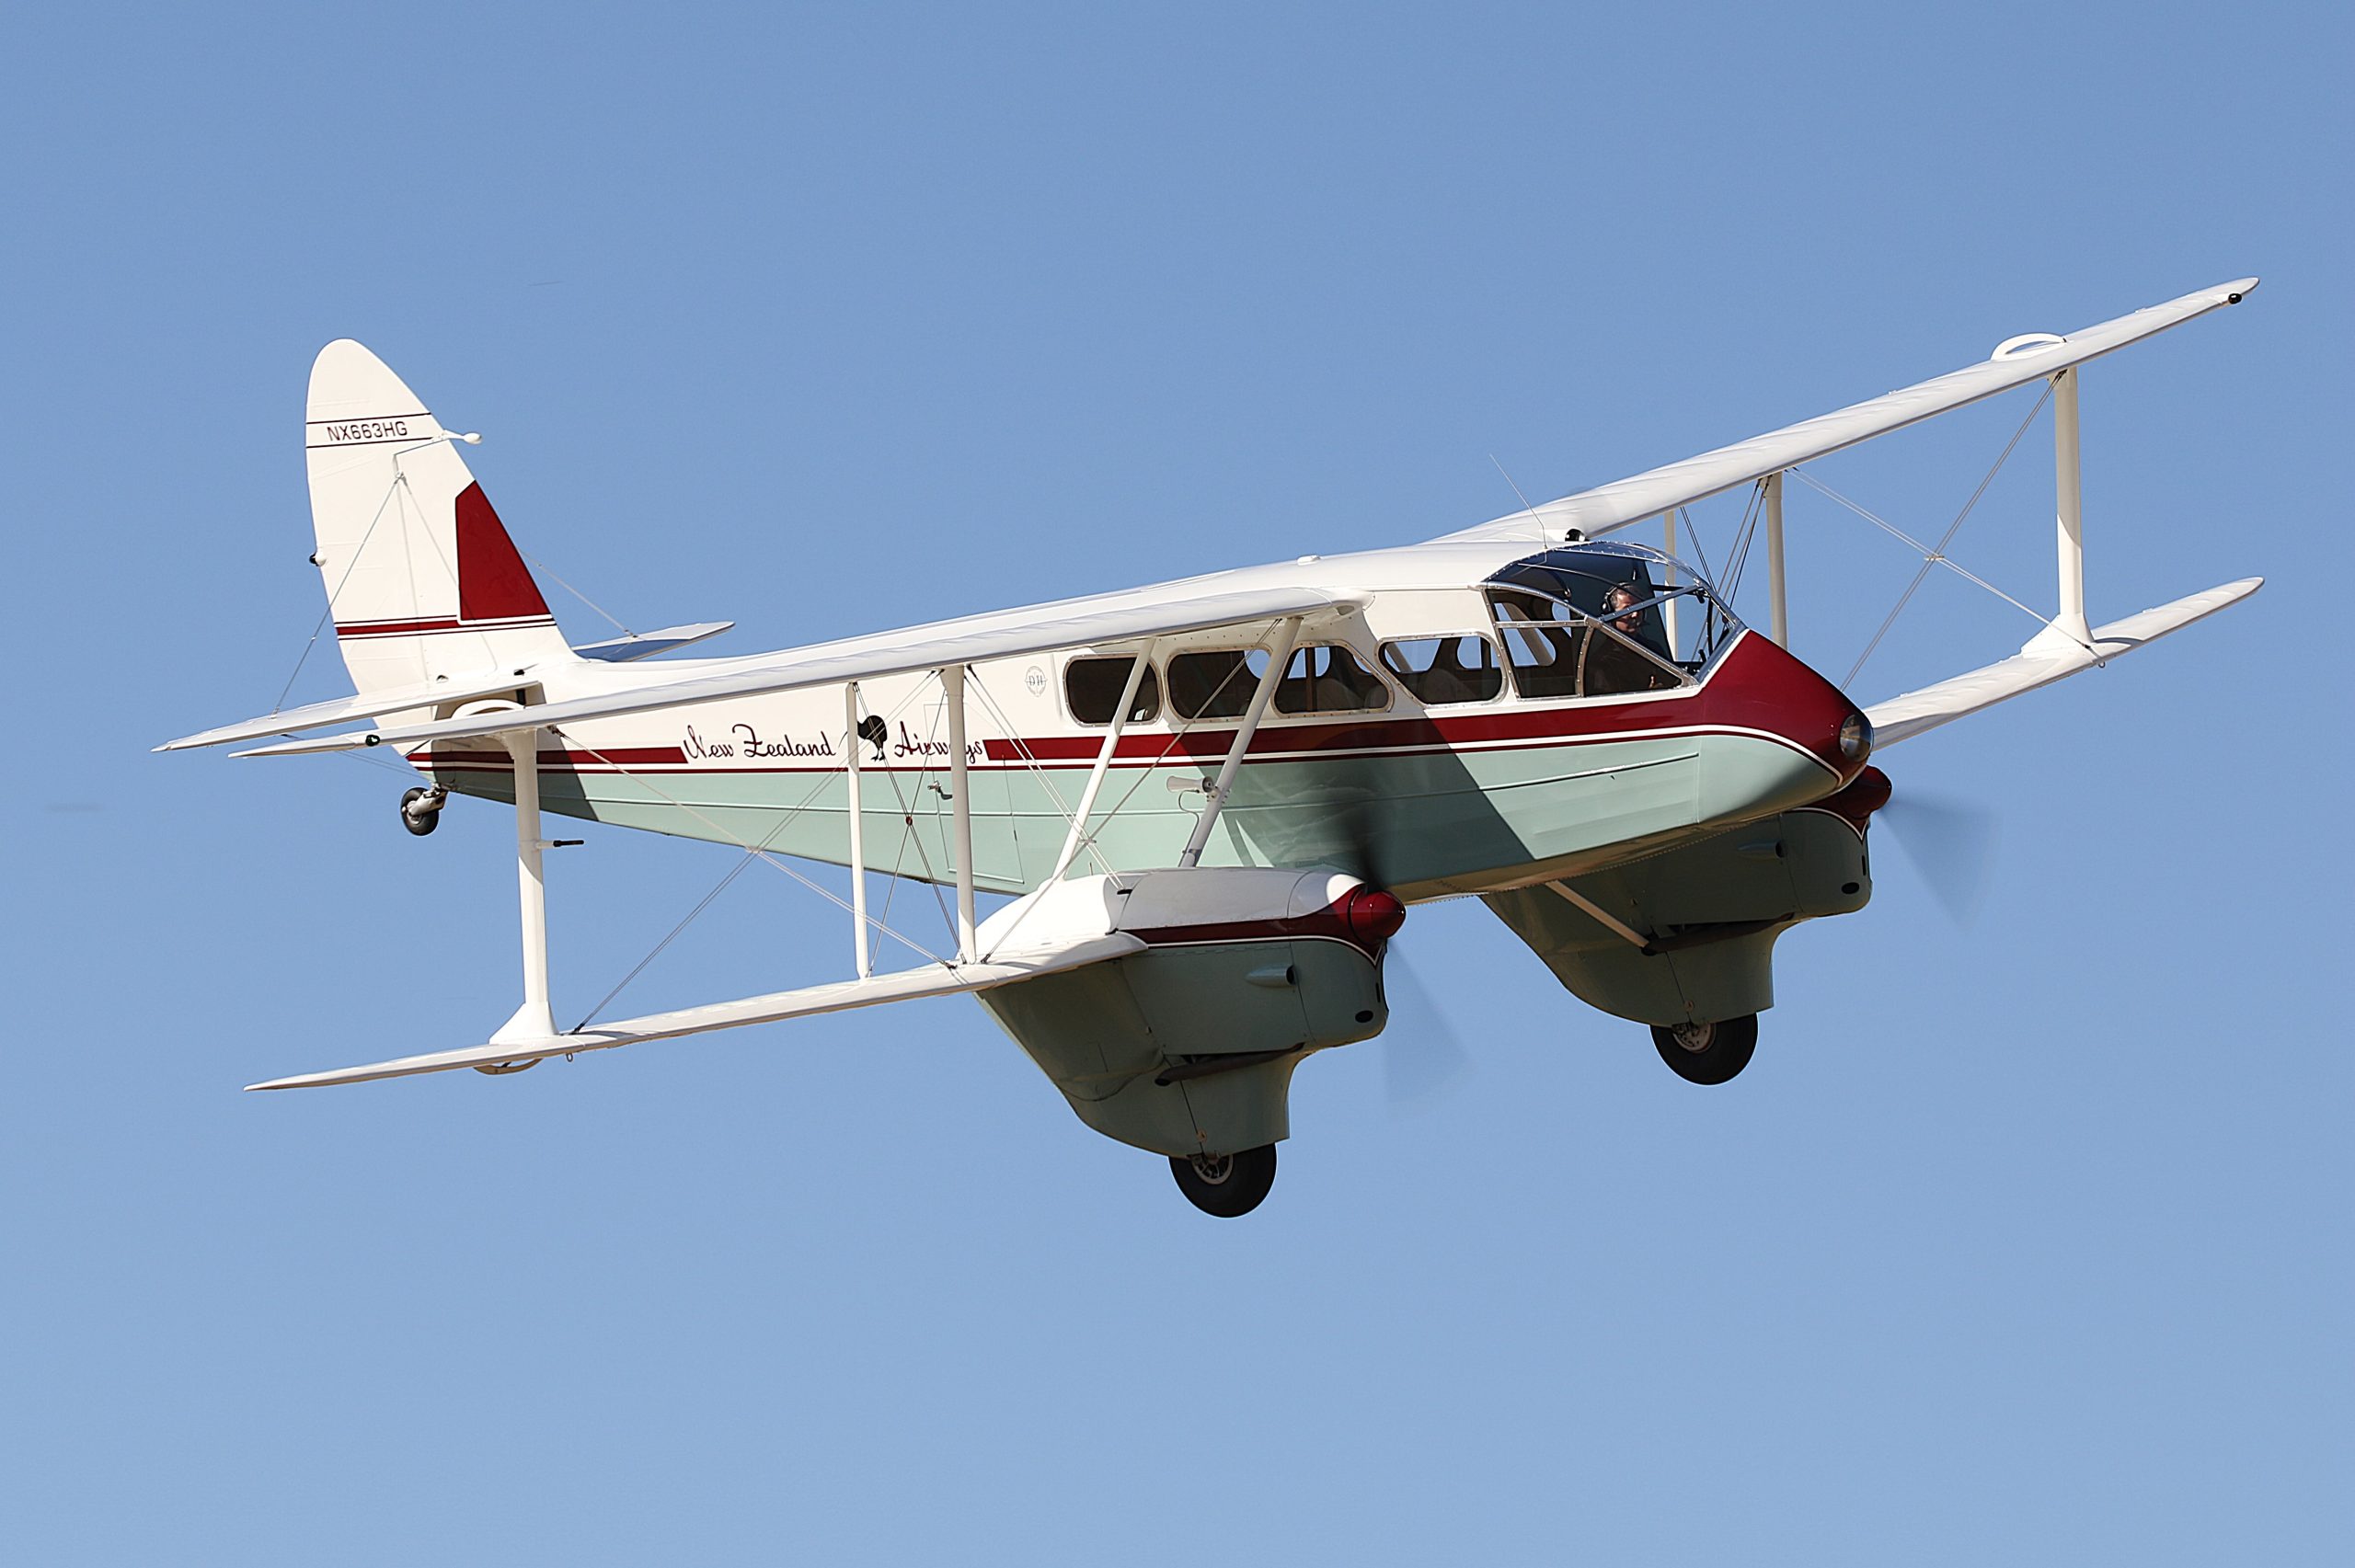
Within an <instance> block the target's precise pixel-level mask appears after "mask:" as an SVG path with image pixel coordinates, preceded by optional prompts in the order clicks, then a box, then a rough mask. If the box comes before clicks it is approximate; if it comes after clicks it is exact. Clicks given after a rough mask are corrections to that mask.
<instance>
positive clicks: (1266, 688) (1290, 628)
mask: <svg viewBox="0 0 2355 1568" xmlns="http://www.w3.org/2000/svg"><path fill="white" fill-rule="evenodd" d="M1300 623H1301V617H1300V616H1298V615H1287V616H1285V617H1284V618H1283V619H1282V620H1281V621H1280V622H1278V623H1277V624H1276V646H1275V647H1273V648H1272V649H1270V650H1269V655H1268V672H1267V673H1266V674H1265V675H1262V676H1260V677H1259V686H1258V690H1257V691H1255V692H1252V693H1251V705H1250V707H1249V708H1247V709H1246V710H1245V711H1244V715H1243V722H1242V724H1241V725H1239V726H1238V727H1236V729H1235V740H1234V743H1233V744H1231V745H1229V746H1228V747H1227V749H1226V761H1223V762H1221V763H1220V764H1219V765H1218V780H1217V782H1216V783H1214V784H1212V785H1211V787H1210V797H1209V798H1208V799H1206V800H1205V801H1203V802H1202V816H1201V820H1200V821H1198V822H1196V823H1195V824H1194V836H1193V837H1192V838H1190V839H1188V840H1187V841H1186V853H1183V854H1181V855H1179V856H1178V857H1177V864H1179V865H1182V866H1189V867H1190V866H1194V865H1197V864H1200V862H1201V858H1202V846H1203V845H1205V844H1207V843H1209V842H1210V841H1211V829H1212V827H1214V826H1216V825H1217V822H1218V814H1219V812H1220V811H1221V810H1222V809H1223V808H1224V807H1225V805H1226V794H1227V791H1228V790H1230V789H1232V788H1233V787H1234V785H1235V770H1236V769H1238V768H1240V767H1242V766H1243V753H1244V752H1246V751H1247V750H1250V749H1251V738H1252V737H1253V736H1255V735H1257V734H1258V733H1259V721H1260V720H1261V719H1263V718H1266V717H1267V716H1268V704H1269V703H1270V702H1271V701H1273V700H1274V698H1275V695H1276V687H1277V685H1278V683H1280V682H1281V681H1282V680H1283V678H1284V667H1285V666H1286V665H1289V664H1290V663H1291V662H1292V647H1293V645H1294V644H1296V643H1298V642H1299V641H1300Z"/></svg>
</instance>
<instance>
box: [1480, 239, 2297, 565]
mask: <svg viewBox="0 0 2355 1568" xmlns="http://www.w3.org/2000/svg"><path fill="white" fill-rule="evenodd" d="M2256 287H2257V280H2256V279H2254V278H2243V279H2241V280H2239V281H2237V282H2232V283H2224V284H2222V285H2220V286H2218V287H2216V288H2213V289H2207V290H2203V291H2202V292H2199V293H2196V294H2186V295H2184V296H2183V297H2182V298H2181V299H2178V300H2170V301H2168V302H2167V303H2165V304H2161V305H2153V306H2151V307H2150V308H2149V309H2147V310H2139V311H2136V312H2135V313H2134V314H2133V315H2122V316H2119V318H2118V319H2117V320H2115V321H2105V322H2103V323H2102V324H2101V325H2100V326H2088V327H2086V328H2085V330H2084V331H2082V332H2073V333H2071V334H2069V336H2068V337H2066V338H2061V339H2059V340H2057V341H2054V340H2051V339H2045V340H2043V341H2042V342H2041V343H2039V344H2033V345H2029V346H2026V347H2022V348H2020V349H2017V350H2016V351H2015V352H2012V353H2008V354H2006V353H2003V352H2001V351H2000V350H1999V352H1998V354H1997V355H1996V357H1995V358H1993V359H1990V360H1986V361H1982V362H1981V363H1979V364H1975V365H1966V366H1965V367H1963V368H1962V369H1961V370H1959V371H1954V372H1949V373H1947V374H1946V375H1942V376H1939V377H1938V378H1937V379H1936V380H1935V381H1925V382H1923V383H1921V384H1919V385H1918V386H1909V387H1905V388H1903V389H1902V390H1901V391H1897V392H1891V393H1887V394H1884V395H1881V396H1879V397H1875V398H1870V399H1868V400H1867V401H1865V402H1863V403H1858V404H1855V405H1852V406H1849V407H1846V408H1842V409H1839V410H1837V411H1836V412H1834V413H1830V414H1822V415H1819V416H1817V417H1816V418H1812V419H1808V420H1804V421H1802V422H1800V423H1798V424H1796V425H1788V426H1786V427H1785V428H1783V429H1779V430H1770V431H1768V432H1767V433H1766V434H1764V435H1763V436H1752V437H1751V438H1750V439H1749V440H1748V441H1736V442H1735V443H1734V444H1733V445H1731V446H1721V447H1719V448H1717V450H1716V451H1715V452H1703V453H1701V455H1700V456H1698V457H1688V458H1686V459H1684V460H1683V462H1681V463H1671V464H1668V466H1666V467H1665V468H1655V469H1652V470H1651V471H1650V472H1648V473H1645V474H1637V475H1634V476H1632V477H1630V478H1626V479H1619V480H1614V482H1612V483H1611V484H1608V485H1603V486H1597V487H1595V488H1594V489H1591V490H1581V491H1580V492H1579V493H1578V494H1577V495H1575V496H1566V497H1564V498H1562V499H1560V500H1558V501H1548V502H1546V503H1545V505H1543V506H1540V507H1535V508H1532V509H1524V510H1522V511H1518V512H1514V513H1512V514H1511V515H1510V516H1507V517H1500V518H1498V519H1496V520H1495V521H1491V522H1484V523H1482V524H1480V525H1479V526H1478V527H1477V528H1467V529H1465V530H1463V531H1462V532H1457V533H1451V534H1447V535H1445V537H1446V538H1448V539H1499V540H1510V539H1535V538H1537V537H1539V536H1540V535H1541V534H1542V536H1543V537H1544V538H1545V539H1547V540H1557V541H1558V540H1559V539H1561V538H1562V536H1563V534H1564V533H1565V532H1568V530H1570V529H1573V528H1575V529H1578V530H1580V532H1584V533H1585V534H1586V535H1587V536H1588V537H1589V538H1593V537H1595V536H1596V535H1599V534H1604V533H1609V532H1613V531H1614V530H1615V529H1621V528H1626V527H1627V526H1629V525H1630V524H1632V523H1637V522H1641V521H1644V520H1645V519H1646V518H1651V517H1658V516H1660V514H1661V513H1662V512H1665V511H1667V510H1669V509H1671V508H1672V507H1681V506H1689V505H1691V504H1692V503H1693V502H1694V501H1697V500H1701V499H1703V498H1706V497H1709V496H1714V495H1717V493H1718V492H1719V491H1722V490H1730V489H1732V488H1733V487H1734V486H1737V485H1747V484H1749V483H1750V482H1751V481H1752V480H1754V479H1763V478H1764V477H1765V476H1766V475H1769V474H1778V473H1780V472H1782V471H1783V470H1784V469H1786V468H1792V467H1796V466H1797V465H1798V464H1802V463H1808V462H1811V461H1812V460H1814V459H1816V458H1819V457H1822V456H1824V455H1826V454H1828V453H1831V452H1838V451H1839V450H1840V449H1841V448H1843V447H1848V446H1854V445H1855V444H1856V443H1857V442H1858V441H1870V440H1871V439H1872V438H1873V437H1875V436H1881V435H1887V434H1888V433H1889V432H1890V431H1891V430H1898V429H1904V428H1905V427H1906V426H1908V425H1911V424H1913V423H1916V422H1917V421H1919V420H1923V419H1927V418H1931V417H1933V416H1935V415H1938V414H1944V413H1947V411H1949V410H1950V409H1955V408H1959V407H1961V406H1963V405H1964V404H1966V403H1976V402H1978V401H1979V400H1980V399H1981V398H1982V397H1993V396H1994V395H1996V394H1997V393H1999V392H2009V391H2010V390H2011V389H2012V388H2014V387H2016V386H2025V385H2027V384H2028V383H2030V382H2032V381H2038V380H2041V379H2042V378H2044V377H2046V376H2049V375H2051V374H2052V373H2053V372H2055V371H2062V370H2066V369H2068V368H2069V367H2070V366H2072V365H2077V364H2083V363H2084V362H2085V361H2087V360H2090V359H2094V358H2096V357H2097V356H2098V355H2102V354H2107V353H2109V352H2110V351H2111V350H2113V349H2123V348H2125V347H2126V346H2127V345H2128V344H2129V343H2135V342H2140V341H2141V340H2142V338H2148V337H2150V336H2151V335H2152V334H2153V333H2155V332H2164V331H2165V330H2166V329H2167V328H2168V327H2170V326H2181V325H2182V324H2183V323H2185V322H2187V321H2189V320H2191V319H2192V318H2194V317H2195V316H2201V315H2207V314H2208V313H2209V312H2210V311H2211V310H2220V309H2222V308H2223V306H2225V305H2233V304H2238V303H2240V302H2241V300H2242V299H2243V298H2244V297H2245V296H2246V295H2247V293H2248V292H2249V291H2251V290H2252V289H2255V288H2256ZM2013 341H2014V342H2015V343H2018V342H2019V339H2014V340H2013ZM1533 513H1534V515H1533Z"/></svg>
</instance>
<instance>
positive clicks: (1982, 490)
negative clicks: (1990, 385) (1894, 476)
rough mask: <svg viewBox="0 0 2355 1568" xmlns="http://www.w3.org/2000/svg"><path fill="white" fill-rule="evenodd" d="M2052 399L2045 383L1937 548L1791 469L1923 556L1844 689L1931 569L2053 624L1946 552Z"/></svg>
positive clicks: (1861, 667) (1844, 682)
mask: <svg viewBox="0 0 2355 1568" xmlns="http://www.w3.org/2000/svg"><path fill="white" fill-rule="evenodd" d="M2051 396H2052V383H2051V382H2047V383H2044V391H2043V394H2042V395H2040V396H2039V397H2038V398H2037V400H2036V406H2035V407H2033V408H2030V409H2029V410H2028V418H2024V419H2022V420H2021V421H2020V424H2019V429H2016V430H2014V431H2013V432H2012V439H2011V440H2010V441H2005V443H2004V450H2003V451H2002V452H2000V453H1998V454H1997V456H1996V458H1995V461H1994V464H1993V466H1991V467H1990V468H1989V469H1988V470H1987V472H1986V473H1985V474H1984V475H1982V476H1981V477H1980V480H1979V487H1978V488H1977V489H1975V490H1973V491H1971V492H1970V499H1969V500H1967V501H1965V502H1964V503H1963V504H1962V509H1961V510H1960V511H1959V512H1957V513H1956V514H1955V518H1954V521H1952V522H1950V523H1948V524H1947V531H1946V532H1945V533H1943V534H1941V535H1940V536H1939V538H1938V543H1937V546H1936V548H1935V549H1930V548H1926V547H1924V545H1923V544H1921V542H1920V541H1918V540H1916V539H1913V538H1912V537H1911V536H1909V535H1908V534H1906V533H1905V532H1903V531H1902V530H1901V529H1899V528H1897V527H1896V526H1895V525H1893V524H1891V523H1890V522H1888V521H1885V520H1884V519H1881V518H1878V517H1875V516H1874V515H1873V514H1872V513H1871V512H1869V511H1867V510H1866V509H1864V508H1863V507H1860V506H1858V505H1857V504H1856V503H1855V502H1854V501H1852V500H1850V499H1848V498H1847V497H1845V496H1843V495H1841V494H1839V493H1838V492H1836V491H1834V490H1832V488H1831V487H1830V486H1827V485H1825V484H1824V483H1823V482H1822V481H1821V480H1819V479H1817V478H1815V477H1814V476H1813V475H1809V474H1807V473H1805V472H1803V471H1801V470H1799V469H1796V468H1794V469H1792V470H1791V472H1792V473H1794V474H1797V475H1798V476H1799V477H1800V478H1801V479H1803V480H1805V481H1806V482H1807V483H1808V484H1809V485H1810V486H1814V487H1815V488H1816V489H1818V490H1821V491H1822V492H1823V494H1825V495H1826V496H1829V497H1831V498H1832V499H1833V500H1835V501H1838V502H1839V503H1840V504H1841V505H1842V506H1844V507H1846V508H1847V509H1849V510H1851V511H1853V512H1855V513H1856V514H1857V515H1858V516H1860V517H1862V518H1864V519H1866V520H1867V521H1869V522H1872V523H1875V524H1878V526H1879V527H1881V528H1883V529H1885V530H1887V531H1888V532H1890V533H1892V534H1894V535H1896V537H1898V538H1899V539H1901V540H1903V541H1904V542H1905V543H1906V544H1909V545H1911V546H1912V547H1913V550H1914V551H1915V552H1916V553H1918V554H1919V555H1921V557H1922V566H1921V568H1920V569H1919V570H1918V571H1916V572H1915V573H1914V574H1913V581H1912V582H1910V583H1907V584H1906V585H1905V591H1904V592H1903V593H1901V594H1900V595H1898V597H1897V603H1896V604H1895V605H1894V606H1893V607H1892V608H1891V609H1890V612H1889V614H1888V615H1887V616H1886V617H1885V618H1884V619H1883V620H1882V621H1881V624H1880V629H1879V630H1878V631H1876V632H1875V633H1873V635H1872V640H1871V641H1870V642H1868V643H1867V644H1866V645H1865V651H1864V652H1862V653H1860V654H1858V655H1857V656H1856V662H1855V664H1853V665H1851V666H1850V667H1849V670H1848V678H1847V679H1846V680H1845V681H1842V682H1841V684H1842V685H1843V686H1847V685H1853V684H1854V683H1855V679H1856V677H1857V675H1858V674H1859V673H1860V672H1862V670H1864V668H1865V661H1866V660H1867V659H1868V658H1872V656H1873V650H1874V649H1876V648H1878V647H1880V645H1881V639H1882V638H1884V637H1886V636H1888V635H1889V629H1890V627H1891V626H1894V625H1896V624H1897V618H1898V617H1899V616H1900V615H1901V614H1903V613H1904V612H1905V607H1906V606H1907V605H1908V604H1910V603H1912V602H1913V595H1914V594H1915V593H1916V592H1918V591H1919V590H1920V589H1921V587H1922V584H1923V583H1924V581H1926V580H1927V579H1928V578H1929V576H1930V572H1931V569H1932V568H1933V567H1939V566H1944V567H1947V568H1948V569H1950V570H1952V571H1954V572H1955V573H1957V574H1958V575H1959V576H1960V577H1962V578H1965V579H1967V580H1969V581H1970V582H1973V583H1977V584H1978V585H1979V586H1980V587H1981V588H1983V589H1986V590H1987V591H1988V592H1990V593H1992V594H1993V595H1994V596H1995V597H1996V598H1998V599H2001V600H2003V601H2005V602H2006V603H2009V604H2013V605H2016V606H2017V607H2018V608H2019V609H2021V610H2025V611H2027V612H2028V614H2030V615H2035V616H2036V618H2037V619H2038V620H2039V621H2041V622H2043V623H2044V624H2046V625H2048V626H2050V625H2051V624H2052V623H2051V621H2048V620H2045V618H2044V617H2043V616H2042V615H2038V614H2037V612H2035V611H2033V610H2029V609H2028V606H2027V605H2025V604H2021V603H2020V601H2018V600H2016V599H2014V598H2013V597H2012V596H2011V595H2010V594H2008V593H2005V591H2004V590H2003V589H1999V588H1997V587H1995V586H1994V585H1993V584H1992V583H1990V582H1987V581H1986V580H1984V579H1983V578H1979V577H1977V576H1974V575H1973V574H1972V573H1970V572H1969V571H1966V570H1964V569H1963V567H1960V566H1959V565H1958V564H1956V563H1955V562H1954V561H1953V560H1951V559H1949V558H1948V557H1947V553H1946V552H1947V545H1949V544H1953V543H1954V537H1955V535H1956V534H1958V533H1959V532H1962V525H1963V523H1964V522H1965V521H1968V520H1969V518H1970V513H1971V510H1972V509H1974V508H1975V507H1977V506H1978V505H1979V500H1980V498H1981V497H1982V496H1984V495H1985V494H1986V493H1987V486H1990V485H1992V484H1993V483H1994V482H1995V475H1998V474H2000V473H2002V472H2003V469H2004V464H2006V463H2009V462H2010V461H2011V458H2012V453H2013V452H2014V451H2015V450H2016V449H2017V447H2018V446H2019V444H2020V438H2021V437H2023V436H2025V435H2027V434H2028V427H2029V426H2030V425H2032V424H2034V423H2035V422H2036V417H2037V416H2038V415H2039V414H2040V413H2042V412H2043V411H2044V406H2045V404H2046V403H2047V402H2049V401H2051Z"/></svg>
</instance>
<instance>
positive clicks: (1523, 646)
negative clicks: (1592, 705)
mask: <svg viewBox="0 0 2355 1568" xmlns="http://www.w3.org/2000/svg"><path fill="white" fill-rule="evenodd" d="M1488 602H1489V603H1490V605H1492V606H1493V607H1494V608H1495V610H1496V612H1497V629H1498V631H1499V632H1500V633H1502V634H1503V636H1504V639H1505V658H1506V659H1507V661H1509V662H1510V663H1511V665H1512V680H1513V685H1514V687H1515V688H1516V689H1517V690H1518V691H1519V692H1521V694H1522V696H1524V697H1612V696H1619V695H1622V694H1624V693H1626V692H1665V691H1668V690H1670V689H1671V688H1673V687H1676V686H1680V685H1683V683H1684V681H1685V679H1686V678H1685V677H1684V676H1683V674H1682V673H1680V672H1678V671H1677V670H1672V669H1671V667H1670V666H1669V665H1668V664H1666V663H1665V662H1664V661H1662V660H1661V658H1660V657H1659V656H1658V655H1657V654H1656V653H1654V652H1653V651H1652V650H1651V649H1649V648H1647V647H1642V646H1640V645H1641V642H1642V641H1643V640H1646V639H1647V637H1648V635H1658V632H1657V624H1658V622H1659V617H1660V612H1659V610H1658V608H1657V607H1655V608H1652V609H1648V610H1644V611H1640V612H1635V613H1631V614H1628V615H1625V616H1621V617H1619V619H1618V620H1617V621H1614V623H1613V624H1614V627H1615V628H1616V629H1617V630H1618V631H1619V632H1620V633H1621V634H1622V635H1618V636H1614V635H1612V634H1611V633H1610V632H1608V631H1605V630H1603V628H1602V627H1601V626H1598V625H1596V624H1594V623H1592V622H1590V621H1583V620H1580V619H1578V618H1577V617H1576V615H1575V612H1572V611H1571V610H1569V609H1568V608H1567V607H1566V606H1564V605H1562V604H1561V603H1559V602H1557V601H1555V600H1552V599H1548V598H1546V597H1545V596H1544V595H1542V594H1534V593H1522V592H1516V591H1514V590H1512V589H1492V590H1490V592H1489V594H1488ZM1616 607H1617V606H1616V603H1615V602H1614V601H1605V605H1604V608H1605V610H1606V612H1608V611H1610V610H1612V609H1615V608H1616ZM1647 617H1648V618H1649V619H1648V620H1647Z"/></svg>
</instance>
